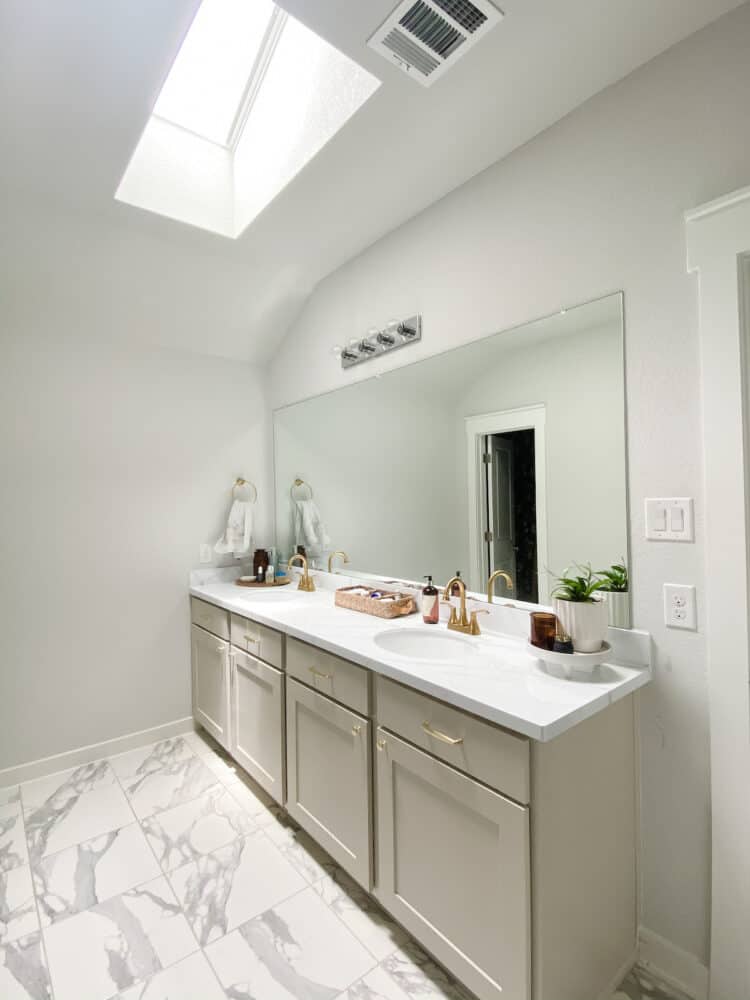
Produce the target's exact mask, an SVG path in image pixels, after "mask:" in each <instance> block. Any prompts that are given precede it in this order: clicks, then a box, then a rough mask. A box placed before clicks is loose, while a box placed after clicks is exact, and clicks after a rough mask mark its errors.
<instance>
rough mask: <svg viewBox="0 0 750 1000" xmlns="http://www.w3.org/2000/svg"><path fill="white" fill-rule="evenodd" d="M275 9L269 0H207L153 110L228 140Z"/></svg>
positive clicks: (207, 136)
mask: <svg viewBox="0 0 750 1000" xmlns="http://www.w3.org/2000/svg"><path fill="white" fill-rule="evenodd" d="M275 9H276V7H275V4H273V3H271V2H270V0H203V2H202V3H201V5H200V8H199V9H198V13H197V14H196V15H195V19H194V20H193V23H192V25H191V26H190V30H189V31H188V33H187V36H186V38H185V41H184V42H183V44H182V48H181V49H180V51H179V53H178V54H177V58H176V59H175V61H174V63H173V65H172V69H171V70H170V71H169V76H168V77H167V79H166V82H165V84H164V86H163V88H162V91H161V93H160V94H159V99H158V101H157V102H156V106H155V107H154V114H155V115H158V116H159V117H160V118H164V119H166V120H167V121H169V122H172V124H173V125H179V126H180V127H181V128H184V129H187V130H188V131H190V132H194V133H195V134H196V135H199V136H202V137H203V138H204V139H209V140H210V141H211V142H216V143H219V144H220V145H226V144H227V143H228V141H229V135H230V132H231V129H232V124H233V122H234V120H235V117H236V115H237V113H238V109H239V107H240V105H241V103H242V99H243V95H244V93H245V89H246V87H247V84H248V80H249V78H250V74H251V73H252V70H253V66H254V65H255V62H256V60H257V58H258V53H259V52H260V48H261V44H262V42H263V39H264V37H265V35H266V31H267V30H268V27H269V25H270V22H271V16H272V15H273V13H274V10H275Z"/></svg>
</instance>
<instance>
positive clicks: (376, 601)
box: [336, 587, 417, 618]
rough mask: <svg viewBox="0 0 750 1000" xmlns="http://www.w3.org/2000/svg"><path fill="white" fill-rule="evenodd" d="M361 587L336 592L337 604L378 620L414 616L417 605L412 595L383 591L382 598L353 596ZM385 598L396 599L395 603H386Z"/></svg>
mask: <svg viewBox="0 0 750 1000" xmlns="http://www.w3.org/2000/svg"><path fill="white" fill-rule="evenodd" d="M360 589H361V588H360V587H342V588H341V589H340V590H337V591H336V604H337V605H338V607H340V608H349V610H350V611H361V612H362V613H363V614H365V615H375V617H376V618H402V617H403V616H404V615H413V614H414V612H415V611H416V610H417V605H416V602H415V600H414V598H413V597H412V596H411V594H400V593H397V592H396V591H395V590H384V591H382V597H369V596H367V595H366V594H353V593H352V591H353V590H360ZM383 597H395V598H396V600H395V601H384V600H383Z"/></svg>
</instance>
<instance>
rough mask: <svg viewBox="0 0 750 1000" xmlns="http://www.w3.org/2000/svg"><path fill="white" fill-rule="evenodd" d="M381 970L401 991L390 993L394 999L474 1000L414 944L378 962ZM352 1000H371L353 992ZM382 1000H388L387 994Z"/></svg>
mask: <svg viewBox="0 0 750 1000" xmlns="http://www.w3.org/2000/svg"><path fill="white" fill-rule="evenodd" d="M380 968H381V969H382V970H383V971H384V972H385V973H386V974H387V976H388V979H389V980H390V981H391V982H392V983H393V984H394V985H395V986H396V987H397V988H398V990H400V991H401V992H400V993H399V992H395V993H394V994H393V1000H402V997H404V996H405V997H407V998H413V997H419V1000H473V997H472V994H471V993H470V992H469V991H468V990H467V989H466V988H465V987H464V986H462V985H461V983H459V982H458V981H457V980H455V979H453V977H452V976H449V975H448V973H447V972H445V970H444V969H441V968H440V966H439V965H437V964H436V963H435V962H433V960H432V959H431V958H430V957H429V956H428V955H426V954H425V952H423V951H422V949H421V948H420V947H419V946H418V945H417V944H416V943H415V942H414V941H410V942H409V943H408V944H406V945H404V947H403V948H400V949H399V950H398V951H394V952H393V954H392V955H389V956H388V958H386V959H385V961H383V962H381V963H380ZM375 996H376V997H377V993H376V994H375ZM351 1000H370V997H369V996H368V994H367V993H366V992H365V993H364V994H361V995H360V996H358V995H357V994H356V993H355V994H354V996H353V997H352V998H351ZM385 1000H391V997H390V996H389V995H388V994H387V993H386V994H385Z"/></svg>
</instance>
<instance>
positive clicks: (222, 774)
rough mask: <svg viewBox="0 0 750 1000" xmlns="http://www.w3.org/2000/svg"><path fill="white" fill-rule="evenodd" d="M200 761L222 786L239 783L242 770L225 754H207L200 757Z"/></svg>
mask: <svg viewBox="0 0 750 1000" xmlns="http://www.w3.org/2000/svg"><path fill="white" fill-rule="evenodd" d="M201 760H202V761H203V763H204V764H205V765H206V767H207V768H208V769H209V770H211V771H213V773H214V774H215V775H216V777H217V778H218V779H219V781H220V782H221V783H222V784H223V785H227V786H230V785H234V784H236V783H237V782H238V781H240V776H241V774H242V768H241V767H240V766H239V764H237V763H236V761H234V760H232V758H231V757H229V756H228V755H227V754H224V753H207V754H203V755H202V756H201Z"/></svg>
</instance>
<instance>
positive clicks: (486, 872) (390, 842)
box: [376, 729, 531, 1000]
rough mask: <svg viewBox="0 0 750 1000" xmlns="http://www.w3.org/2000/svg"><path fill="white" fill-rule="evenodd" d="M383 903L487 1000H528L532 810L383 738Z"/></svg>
mask: <svg viewBox="0 0 750 1000" xmlns="http://www.w3.org/2000/svg"><path fill="white" fill-rule="evenodd" d="M376 745H377V752H376V766H377V803H378V808H377V844H378V870H377V879H378V890H377V895H378V898H379V899H380V900H381V901H382V903H383V905H384V906H385V907H386V908H387V909H388V910H390V912H391V913H392V914H393V916H394V917H396V918H397V920H399V922H400V923H402V924H403V925H404V927H406V929H407V930H409V931H411V933H412V934H414V935H415V937H416V938H417V939H418V940H419V941H421V942H422V943H423V944H424V945H425V947H426V948H427V949H428V950H429V951H431V952H432V953H433V954H434V955H435V957H436V958H437V959H438V960H439V961H441V962H443V963H444V964H445V965H446V966H447V967H448V968H449V969H450V970H451V971H452V972H453V973H455V974H456V975H457V976H458V977H459V978H460V979H461V980H462V981H463V982H464V983H465V984H466V985H467V986H468V987H469V988H470V989H471V990H473V991H474V992H475V993H477V995H478V996H480V997H483V998H486V997H492V996H497V997H500V996H502V998H503V1000H527V998H528V997H529V995H530V994H529V989H530V947H531V945H530V939H531V930H530V876H529V810H528V808H527V807H526V806H522V805H518V804H517V803H515V802H513V801H511V800H510V799H507V798H505V797H504V796H502V795H500V794H498V793H497V792H494V791H492V790H491V789H490V788H487V787H486V786H485V785H483V784H480V783H479V782H477V781H475V780H474V779H473V778H470V777H468V776H467V775H466V774H463V773H461V772H460V771H458V770H456V769H455V768H453V767H450V766H449V765H447V764H445V763H443V762H442V761H441V760H438V759H437V758H436V757H433V756H432V755H431V754H428V753H424V752H423V751H422V750H419V749H417V747H415V746H412V745H411V744H409V743H406V742H405V741H404V740H401V739H399V738H398V737H396V736H393V735H392V734H391V733H389V732H387V731H386V730H384V729H378V731H377V741H376Z"/></svg>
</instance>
